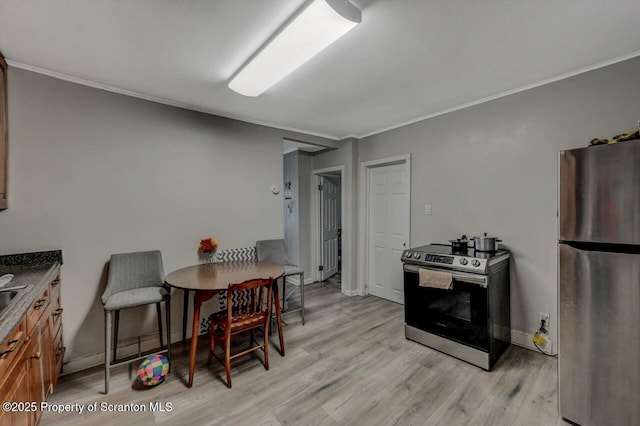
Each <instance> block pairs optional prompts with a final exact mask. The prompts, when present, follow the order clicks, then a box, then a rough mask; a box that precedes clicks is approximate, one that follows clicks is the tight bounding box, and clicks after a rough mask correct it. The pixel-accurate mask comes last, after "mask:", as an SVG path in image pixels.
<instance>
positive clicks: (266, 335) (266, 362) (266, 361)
mask: <svg viewBox="0 0 640 426" xmlns="http://www.w3.org/2000/svg"><path fill="white" fill-rule="evenodd" d="M270 322H271V315H269V318H268V319H267V320H266V321H265V323H264V342H263V344H264V368H265V370H268V369H269V323H270ZM252 333H253V331H252ZM256 343H257V342H256Z"/></svg>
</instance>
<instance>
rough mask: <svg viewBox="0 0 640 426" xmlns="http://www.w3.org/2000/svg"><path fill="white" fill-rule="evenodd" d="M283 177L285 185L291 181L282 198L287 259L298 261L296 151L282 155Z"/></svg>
mask: <svg viewBox="0 0 640 426" xmlns="http://www.w3.org/2000/svg"><path fill="white" fill-rule="evenodd" d="M283 166H284V167H283V179H284V183H285V185H286V184H287V183H291V191H290V192H289V191H287V190H286V189H285V190H284V194H285V195H287V194H289V195H290V198H289V197H285V199H284V243H285V245H286V246H287V254H288V255H289V260H291V261H292V262H293V263H295V264H298V262H300V208H299V205H300V198H299V196H298V192H299V188H298V151H293V152H289V153H287V154H285V155H284V161H283Z"/></svg>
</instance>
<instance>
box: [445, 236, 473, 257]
mask: <svg viewBox="0 0 640 426" xmlns="http://www.w3.org/2000/svg"><path fill="white" fill-rule="evenodd" d="M449 242H450V243H451V248H452V250H453V252H454V253H466V252H467V250H468V249H469V240H467V236H466V235H463V236H462V237H461V238H458V239H455V240H449Z"/></svg>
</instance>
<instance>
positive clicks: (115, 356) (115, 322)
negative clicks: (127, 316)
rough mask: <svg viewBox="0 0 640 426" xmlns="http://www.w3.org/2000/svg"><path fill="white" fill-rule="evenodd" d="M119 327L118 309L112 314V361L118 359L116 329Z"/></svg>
mask: <svg viewBox="0 0 640 426" xmlns="http://www.w3.org/2000/svg"><path fill="white" fill-rule="evenodd" d="M119 329H120V310H117V311H114V315H113V359H112V361H113V362H116V360H117V359H118V330H119Z"/></svg>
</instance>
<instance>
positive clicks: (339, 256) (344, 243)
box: [311, 166, 354, 295]
mask: <svg viewBox="0 0 640 426" xmlns="http://www.w3.org/2000/svg"><path fill="white" fill-rule="evenodd" d="M312 175H313V179H312V190H313V191H314V192H315V196H314V197H313V198H312V206H311V213H312V215H311V220H312V224H311V226H312V249H313V261H314V262H313V263H314V265H313V271H314V274H315V280H316V281H320V282H322V283H324V285H327V284H328V285H331V286H333V287H336V288H338V289H340V291H341V292H342V293H344V294H348V295H351V294H354V292H352V291H350V289H349V288H348V286H349V282H348V281H349V280H348V277H349V271H350V269H351V267H350V265H349V263H350V262H349V259H348V253H349V248H348V247H349V238H348V237H349V232H348V231H349V226H348V223H347V217H348V215H347V211H348V208H349V207H348V205H347V202H346V198H347V197H346V186H347V185H346V179H345V166H335V167H328V168H324V169H317V170H313V171H312Z"/></svg>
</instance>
